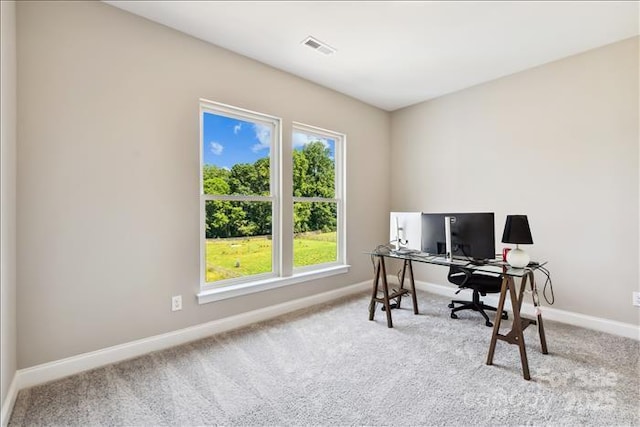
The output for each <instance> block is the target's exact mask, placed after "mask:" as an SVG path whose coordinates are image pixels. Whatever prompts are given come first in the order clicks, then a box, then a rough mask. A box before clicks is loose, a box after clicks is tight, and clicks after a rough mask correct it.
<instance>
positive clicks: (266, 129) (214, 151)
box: [202, 112, 335, 169]
mask: <svg viewBox="0 0 640 427" xmlns="http://www.w3.org/2000/svg"><path fill="white" fill-rule="evenodd" d="M317 140H320V141H322V142H323V143H324V144H325V146H327V147H329V149H330V150H331V157H332V158H333V157H334V153H335V141H334V140H332V139H326V138H318V137H316V136H313V135H307V134H305V133H300V132H294V133H293V146H294V149H301V148H302V147H303V146H304V145H305V144H307V143H309V142H311V141H317ZM202 144H203V147H202V154H203V160H204V163H205V164H209V165H216V166H218V167H222V168H227V169H231V167H232V166H233V165H235V164H237V163H254V162H255V161H256V160H258V159H260V158H262V157H267V156H269V152H270V149H271V128H270V126H268V125H263V124H261V123H254V122H247V121H243V120H239V119H234V118H229V117H225V116H220V115H217V114H212V113H206V112H205V113H203V128H202Z"/></svg>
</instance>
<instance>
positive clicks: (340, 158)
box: [291, 122, 347, 274]
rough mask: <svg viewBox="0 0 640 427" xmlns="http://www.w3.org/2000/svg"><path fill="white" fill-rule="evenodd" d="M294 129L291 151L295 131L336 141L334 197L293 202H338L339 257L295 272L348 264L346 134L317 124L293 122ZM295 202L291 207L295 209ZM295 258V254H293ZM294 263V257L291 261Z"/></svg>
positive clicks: (337, 233) (300, 199) (299, 268)
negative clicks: (346, 236) (346, 235)
mask: <svg viewBox="0 0 640 427" xmlns="http://www.w3.org/2000/svg"><path fill="white" fill-rule="evenodd" d="M292 127H293V129H292V131H291V144H292V147H291V151H292V153H293V150H294V147H293V134H294V132H296V131H297V132H300V133H304V134H306V135H311V136H317V137H318V138H321V139H332V140H334V141H335V145H334V156H335V157H334V165H335V172H334V195H333V198H325V197H293V203H296V202H333V203H336V206H337V208H336V212H337V218H336V243H337V246H338V247H337V250H338V253H337V257H336V261H332V262H328V263H322V264H314V265H307V266H304V267H294V269H293V272H294V274H296V273H302V272H309V271H315V270H321V269H324V268H327V267H332V266H339V265H344V264H346V262H345V261H346V253H347V248H346V238H345V234H346V215H345V193H346V185H345V184H346V183H345V177H346V174H345V165H346V161H345V141H346V138H347V137H346V135H345V134H342V133H338V132H334V131H331V130H327V129H322V128H319V127H316V126H311V125H307V124H304V123H299V122H293V126H292ZM293 203H292V205H291V208H292V209H293ZM292 258H293V254H292ZM291 262H292V263H293V259H292V261H291Z"/></svg>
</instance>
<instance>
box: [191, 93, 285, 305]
mask: <svg viewBox="0 0 640 427" xmlns="http://www.w3.org/2000/svg"><path fill="white" fill-rule="evenodd" d="M204 113H210V114H215V115H219V116H226V117H230V118H234V119H238V120H243V121H248V122H252V123H259V124H266V125H269V126H271V129H272V137H271V148H270V154H269V192H270V195H269V196H253V195H247V196H245V195H211V194H205V193H204V185H203V180H202V169H203V161H202V160H203V158H204V153H203V146H204V144H203V123H202V120H203V116H204ZM281 122H282V120H281V119H280V118H278V117H274V116H269V115H266V114H262V113H257V112H255V111H249V110H244V109H242V108H237V107H232V106H230V105H226V104H221V103H219V102H213V101H207V100H200V263H201V264H200V290H201V291H205V292H206V291H208V290H212V289H217V288H223V287H225V288H226V287H229V286H233V285H239V284H245V283H252V282H258V281H261V280H268V279H270V278H273V277H278V276H279V275H280V271H281V265H282V263H281V262H280V257H281V253H282V250H281V247H282V246H281V242H282V239H281V236H282V233H281V222H280V212H281V210H282V206H281V202H280V174H279V171H280V143H279V141H280V140H281V139H282V138H281V129H282V126H281ZM214 200H226V201H234V202H271V219H272V220H271V272H269V273H262V274H253V275H251V276H244V277H238V278H233V279H227V280H219V281H216V282H207V281H206V272H205V270H206V264H207V259H206V249H205V248H206V233H205V232H206V203H207V201H214Z"/></svg>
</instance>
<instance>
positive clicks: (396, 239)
mask: <svg viewBox="0 0 640 427" xmlns="http://www.w3.org/2000/svg"><path fill="white" fill-rule="evenodd" d="M389 244H390V246H391V247H392V248H393V249H413V250H416V251H420V250H421V246H422V212H391V214H390V215H389Z"/></svg>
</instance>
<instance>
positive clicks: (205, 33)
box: [106, 1, 640, 111]
mask: <svg viewBox="0 0 640 427" xmlns="http://www.w3.org/2000/svg"><path fill="white" fill-rule="evenodd" d="M106 3H109V4H111V5H113V6H116V7H118V8H121V9H124V10H127V11H129V12H132V13H135V14H137V15H140V16H143V17H145V18H148V19H150V20H152V21H156V22H159V23H161V24H164V25H166V26H168V27H171V28H174V29H176V30H179V31H182V32H184V33H187V34H190V35H192V36H194V37H197V38H199V39H202V40H205V41H208V42H210V43H212V44H215V45H217V46H221V47H223V48H226V49H229V50H231V51H234V52H237V53H239V54H242V55H245V56H247V57H249V58H253V59H255V60H257V61H260V62H262V63H265V64H269V65H271V66H273V67H275V68H278V69H280V70H284V71H287V72H289V73H291V74H295V75H297V76H300V77H303V78H305V79H308V80H310V81H312V82H315V83H318V84H320V85H322V86H325V87H328V88H331V89H334V90H336V91H339V92H342V93H344V94H347V95H350V96H352V97H354V98H357V99H359V100H361V101H364V102H366V103H368V104H371V105H374V106H377V107H379V108H382V109H384V110H388V111H393V110H396V109H398V108H402V107H405V106H408V105H411V104H415V103H418V102H421V101H424V100H427V99H431V98H434V97H437V96H440V95H443V94H446V93H451V92H454V91H457V90H460V89H463V88H466V87H469V86H473V85H476V84H479V83H482V82H485V81H489V80H493V79H496V78H498V77H501V76H505V75H508V74H512V73H515V72H518V71H521V70H525V69H527V68H531V67H535V66H537V65H541V64H544V63H547V62H550V61H554V60H557V59H560V58H563V57H566V56H569V55H573V54H576V53H579V52H583V51H585V50H589V49H592V48H595V47H598V46H603V45H606V44H609V43H613V42H615V41H618V40H622V39H625V38H628V37H632V36H635V35H638V34H639V33H640V30H639V27H638V21H639V12H638V2H637V1H628V2H614V1H607V2H590V1H589V2H587V1H568V2H563V1H562V2H561V1H558V2H555V1H548V2H547V1H543V2H524V1H522V2H520V1H504V2H502V1H499V2H462V1H460V2H454V1H451V2H446V1H443V2H415V1H414V2H405V1H372V2H369V1H366V2H365V1H337V2H334V1H310V2H302V1H278V2H274V1H259V2H254V1H106ZM309 35H311V36H314V37H316V38H317V39H319V40H321V41H323V42H325V43H327V44H329V45H330V46H332V47H334V48H336V49H337V52H336V53H334V54H333V55H330V56H325V55H322V54H320V53H318V52H316V51H314V50H312V49H310V48H309V47H306V46H304V45H302V44H301V42H302V41H303V40H304V39H305V38H306V37H307V36H309Z"/></svg>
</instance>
